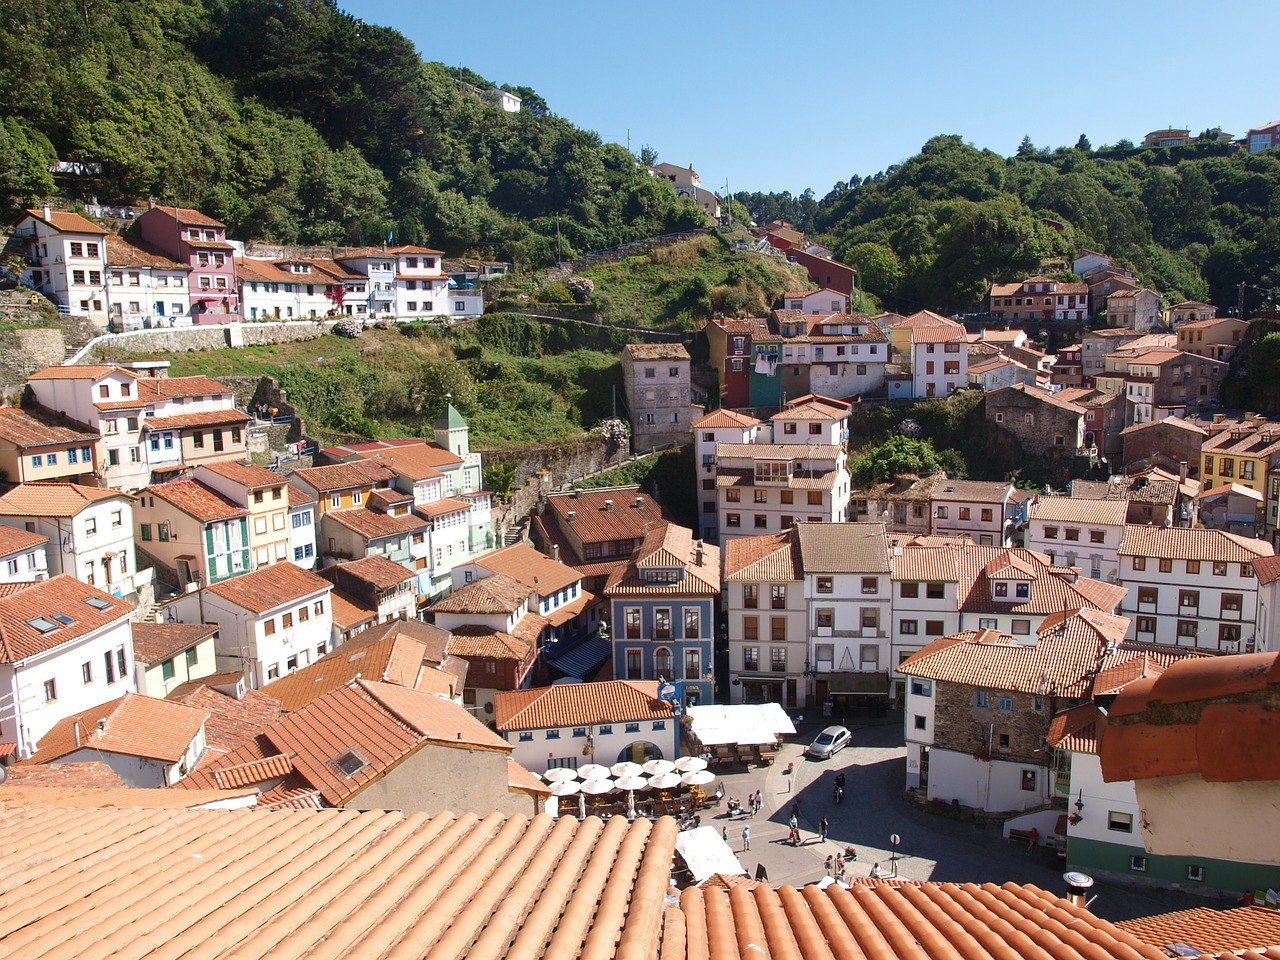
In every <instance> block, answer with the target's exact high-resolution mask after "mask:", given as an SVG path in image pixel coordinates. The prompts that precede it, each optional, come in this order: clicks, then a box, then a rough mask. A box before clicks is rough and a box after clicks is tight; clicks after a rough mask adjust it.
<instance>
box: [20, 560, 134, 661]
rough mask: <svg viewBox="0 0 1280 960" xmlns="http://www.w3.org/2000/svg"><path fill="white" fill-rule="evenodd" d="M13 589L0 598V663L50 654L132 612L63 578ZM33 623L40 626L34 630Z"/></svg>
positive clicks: (125, 604)
mask: <svg viewBox="0 0 1280 960" xmlns="http://www.w3.org/2000/svg"><path fill="white" fill-rule="evenodd" d="M14 586H15V587H16V588H17V589H15V590H14V591H12V592H7V593H4V594H0V658H2V659H0V663H16V662H17V661H19V660H25V659H26V658H28V657H33V656H35V655H36V654H39V653H43V652H45V651H46V650H52V649H54V648H55V647H59V646H61V645H62V644H64V643H69V642H70V641H72V640H76V639H78V638H80V637H83V636H85V635H86V634H89V633H92V632H93V631H95V630H97V629H99V628H100V627H105V626H106V625H108V624H111V623H116V622H117V621H120V620H123V619H125V618H127V617H128V616H129V615H130V614H132V613H133V610H134V606H133V604H131V603H128V602H126V601H124V600H121V599H120V598H119V597H113V596H111V595H110V594H107V593H103V592H102V591H101V590H98V589H97V588H95V587H91V586H89V585H88V584H87V583H81V582H80V581H79V580H77V579H75V578H74V577H69V576H67V575H66V574H60V575H58V576H56V577H53V578H52V579H49V580H44V581H41V582H39V583H31V584H15V585H14ZM61 618H65V619H66V620H67V621H69V622H63V619H61ZM35 621H40V623H39V624H38V625H36V626H33V622H35ZM50 624H51V625H52V626H53V629H49V628H48V626H49V625H50Z"/></svg>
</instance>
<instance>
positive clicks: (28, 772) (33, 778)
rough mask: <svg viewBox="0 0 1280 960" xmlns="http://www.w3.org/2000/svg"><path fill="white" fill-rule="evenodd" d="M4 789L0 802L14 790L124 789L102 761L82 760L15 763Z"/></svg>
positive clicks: (114, 773)
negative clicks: (54, 788) (58, 788)
mask: <svg viewBox="0 0 1280 960" xmlns="http://www.w3.org/2000/svg"><path fill="white" fill-rule="evenodd" d="M6 774H7V775H6V776H5V779H4V786H3V787H0V803H4V802H5V801H6V799H7V797H8V796H9V793H8V791H9V790H11V789H13V788H15V787H62V788H64V789H75V790H79V789H90V790H100V789H103V788H107V787H123V786H125V782H124V781H123V780H121V779H120V775H119V774H117V773H116V772H115V771H114V770H112V769H111V767H110V766H109V765H108V764H106V763H104V762H103V761H101V760H85V761H82V762H75V763H42V764H36V765H34V766H32V765H31V764H26V763H19V764H14V765H13V766H11V767H9V768H8V769H7V770H6Z"/></svg>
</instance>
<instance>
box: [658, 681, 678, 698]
mask: <svg viewBox="0 0 1280 960" xmlns="http://www.w3.org/2000/svg"><path fill="white" fill-rule="evenodd" d="M675 698H676V685H675V684H674V683H664V684H663V685H662V686H660V687H658V699H659V700H674V699H675Z"/></svg>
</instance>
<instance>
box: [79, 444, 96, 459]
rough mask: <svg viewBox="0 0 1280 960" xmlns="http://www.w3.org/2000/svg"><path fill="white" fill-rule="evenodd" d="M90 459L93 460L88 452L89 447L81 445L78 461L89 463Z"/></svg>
mask: <svg viewBox="0 0 1280 960" xmlns="http://www.w3.org/2000/svg"><path fill="white" fill-rule="evenodd" d="M92 460H93V457H92V456H91V455H90V453H89V448H88V447H81V448H80V462H81V463H89V462H90V461H92Z"/></svg>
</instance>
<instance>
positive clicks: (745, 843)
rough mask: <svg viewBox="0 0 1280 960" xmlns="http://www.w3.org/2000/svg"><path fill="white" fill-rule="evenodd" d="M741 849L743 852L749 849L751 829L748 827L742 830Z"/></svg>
mask: <svg viewBox="0 0 1280 960" xmlns="http://www.w3.org/2000/svg"><path fill="white" fill-rule="evenodd" d="M742 849H743V850H744V851H746V850H750V849H751V827H750V826H749V825H748V826H745V827H743V828H742Z"/></svg>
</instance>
